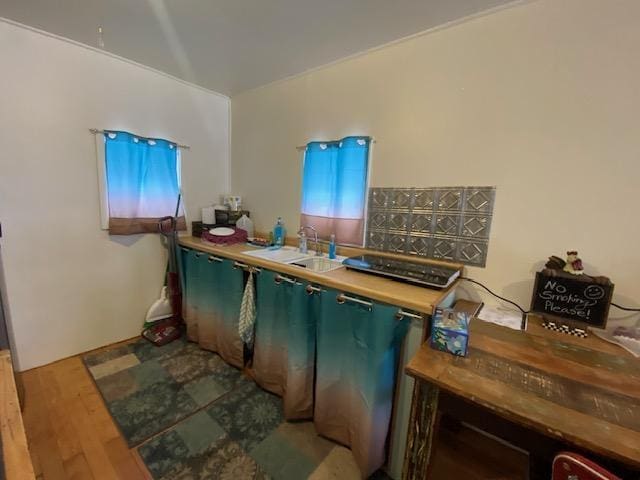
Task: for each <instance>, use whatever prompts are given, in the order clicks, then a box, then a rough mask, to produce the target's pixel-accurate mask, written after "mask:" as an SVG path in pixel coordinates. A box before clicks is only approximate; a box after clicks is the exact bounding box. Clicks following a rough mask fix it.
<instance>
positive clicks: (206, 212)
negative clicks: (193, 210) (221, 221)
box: [202, 207, 216, 225]
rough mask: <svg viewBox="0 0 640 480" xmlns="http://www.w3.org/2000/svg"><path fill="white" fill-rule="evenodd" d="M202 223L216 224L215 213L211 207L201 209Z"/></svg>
mask: <svg viewBox="0 0 640 480" xmlns="http://www.w3.org/2000/svg"><path fill="white" fill-rule="evenodd" d="M202 223H206V224H208V225H213V224H215V223H216V211H215V209H214V208H213V207H204V208H203V209H202Z"/></svg>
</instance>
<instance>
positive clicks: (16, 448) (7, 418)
mask: <svg viewBox="0 0 640 480" xmlns="http://www.w3.org/2000/svg"><path fill="white" fill-rule="evenodd" d="M0 364H1V365H0V382H1V384H2V386H1V389H0V392H1V395H2V398H0V431H1V434H2V454H3V460H4V468H5V474H6V478H7V480H34V479H35V474H34V472H33V465H32V464H31V455H30V454H29V446H28V443H27V436H26V434H25V431H24V424H23V423H22V414H21V413H20V403H19V401H18V393H17V390H16V383H15V377H14V373H13V365H12V363H11V353H10V352H9V350H2V351H0Z"/></svg>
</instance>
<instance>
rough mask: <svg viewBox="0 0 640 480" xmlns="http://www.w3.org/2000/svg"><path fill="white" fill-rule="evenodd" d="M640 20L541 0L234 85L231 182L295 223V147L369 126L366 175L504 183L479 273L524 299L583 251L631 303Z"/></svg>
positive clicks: (638, 175)
mask: <svg viewBox="0 0 640 480" xmlns="http://www.w3.org/2000/svg"><path fill="white" fill-rule="evenodd" d="M639 24H640V2H637V1H635V0H617V1H615V2H611V1H608V0H563V1H561V2H559V1H557V0H540V1H535V2H529V3H525V4H523V5H520V6H516V7H514V8H509V9H505V10H502V11H500V12H497V13H494V14H491V15H488V16H485V17H481V18H476V19H473V20H470V21H468V22H464V23H461V24H458V25H454V26H451V27H450V28H446V29H442V30H439V31H435V32H431V33H429V34H427V35H423V36H420V37H417V38H414V39H411V40H407V41H405V42H402V43H398V44H396V45H391V46H388V47H386V48H383V49H380V50H377V51H374V52H370V53H368V54H365V55H362V56H359V57H357V58H353V59H350V60H347V61H344V62H342V63H338V64H334V65H331V66H328V67H326V68H322V69H318V70H316V71H312V72H310V73H308V74H305V75H302V76H298V77H295V78H293V79H289V80H286V81H282V82H278V83H274V84H271V85H268V86H265V87H262V88H259V89H256V90H253V91H249V92H246V93H243V94H241V95H238V96H235V97H233V99H232V125H233V141H232V187H233V189H234V191H236V192H238V193H239V194H242V195H244V197H245V203H246V205H247V207H249V208H250V209H251V210H252V218H254V220H255V222H256V228H257V229H258V230H265V229H268V228H271V226H272V224H273V223H274V221H275V219H276V217H277V216H278V215H282V216H283V217H284V220H285V223H286V224H287V225H288V227H289V230H294V229H295V228H297V226H298V219H299V206H300V200H299V198H300V172H299V165H300V154H299V152H296V150H295V146H296V145H300V144H304V143H306V142H307V141H309V140H312V139H316V140H321V139H334V138H341V137H343V136H345V135H350V134H369V135H372V136H374V137H376V139H377V143H376V144H375V148H374V150H373V157H372V162H373V163H372V181H371V184H372V186H415V187H425V186H445V185H496V186H497V198H496V206H495V211H494V213H495V217H494V221H493V226H492V232H491V243H490V248H489V255H488V261H487V267H486V268H485V269H477V268H472V269H469V270H470V271H469V274H470V275H471V276H472V277H475V278H477V279H479V280H482V281H485V282H486V283H487V284H489V285H490V286H491V287H493V288H495V289H496V290H497V291H498V292H501V293H503V294H506V295H508V296H509V297H513V298H515V299H516V300H517V301H519V302H520V303H521V304H523V305H524V306H526V307H528V305H529V301H530V298H531V289H532V279H533V272H534V271H535V270H536V269H538V268H540V266H541V261H542V260H545V259H546V257H547V256H549V255H551V254H559V255H563V253H564V251H566V250H567V249H577V250H579V252H580V254H581V256H582V257H583V259H584V260H585V262H586V268H587V270H588V271H589V272H593V273H596V272H599V273H603V274H607V275H610V276H611V277H612V279H613V281H614V282H615V283H616V288H615V298H616V299H617V300H618V301H619V302H621V303H622V302H625V303H630V302H632V300H635V302H636V303H638V302H640V283H639V282H638V274H639V273H640V250H639V249H638V248H637V244H638V239H639V238H640V222H639V221H638V209H640V204H639V202H638V195H639V193H638V186H639V182H640V143H639V139H640V114H639V112H640V55H639V54H638V45H640V28H638V25H639ZM612 313H614V314H616V315H617V314H619V312H616V311H613V312H612Z"/></svg>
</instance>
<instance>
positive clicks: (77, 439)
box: [21, 357, 151, 480]
mask: <svg viewBox="0 0 640 480" xmlns="http://www.w3.org/2000/svg"><path fill="white" fill-rule="evenodd" d="M21 378H22V382H23V384H24V389H25V405H24V410H23V412H22V414H23V419H24V424H25V429H26V432H27V439H28V441H29V448H30V452H31V459H32V462H33V467H34V470H35V474H36V478H37V479H44V480H49V479H51V480H58V479H60V480H67V479H74V480H75V479H78V480H91V479H95V480H99V479H109V480H111V479H123V480H137V479H145V480H147V479H151V475H150V474H149V472H148V471H147V469H146V467H145V466H144V464H143V463H142V460H141V459H140V458H139V456H138V454H137V452H136V451H135V450H129V448H128V446H127V444H126V442H125V440H124V438H123V437H122V436H121V435H120V432H119V431H118V428H117V427H116V425H115V423H114V422H113V420H112V419H111V416H110V415H109V412H108V410H107V408H106V406H105V405H104V402H103V401H102V397H101V396H100V393H99V392H98V390H97V388H96V386H95V384H94V383H93V380H92V379H91V377H90V376H89V373H88V372H87V370H86V369H85V367H84V365H83V363H82V360H81V359H80V357H71V358H68V359H65V360H61V361H59V362H56V363H53V364H51V365H46V366H44V367H40V368H36V369H33V370H29V371H27V372H24V373H22V374H21Z"/></svg>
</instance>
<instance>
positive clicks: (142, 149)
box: [104, 131, 186, 235]
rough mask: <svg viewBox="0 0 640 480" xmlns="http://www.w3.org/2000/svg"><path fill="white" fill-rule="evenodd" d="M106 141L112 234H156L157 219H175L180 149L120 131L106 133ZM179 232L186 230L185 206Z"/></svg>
mask: <svg viewBox="0 0 640 480" xmlns="http://www.w3.org/2000/svg"><path fill="white" fill-rule="evenodd" d="M104 138H105V162H106V172H107V192H108V199H109V233H110V234H112V235H131V234H134V233H149V232H157V231H158V226H157V222H158V218H160V217H164V216H169V215H171V216H173V215H175V210H176V204H177V201H178V193H179V192H180V186H179V184H178V147H177V145H176V144H175V143H172V142H169V141H167V140H162V139H159V138H144V137H140V136H137V135H133V134H131V133H128V132H120V131H107V132H105V133H104ZM178 228H179V229H180V230H185V229H186V222H185V219H184V211H183V210H182V206H180V210H179V212H178Z"/></svg>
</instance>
